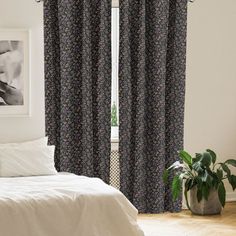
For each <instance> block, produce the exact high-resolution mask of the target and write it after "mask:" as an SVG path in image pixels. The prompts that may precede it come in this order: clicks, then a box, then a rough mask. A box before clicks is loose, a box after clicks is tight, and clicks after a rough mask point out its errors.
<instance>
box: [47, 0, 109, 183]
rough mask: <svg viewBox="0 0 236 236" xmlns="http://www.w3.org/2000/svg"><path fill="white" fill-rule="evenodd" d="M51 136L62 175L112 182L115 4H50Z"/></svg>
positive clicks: (68, 0)
mask: <svg viewBox="0 0 236 236" xmlns="http://www.w3.org/2000/svg"><path fill="white" fill-rule="evenodd" d="M44 37H45V98H46V101H45V107H46V109H45V110H46V133H47V135H48V136H49V143H50V144H53V145H56V154H55V164H56V167H57V169H58V170H60V171H68V172H72V173H75V174H80V175H86V176H93V177H94V176H95V177H100V178H101V179H103V180H104V181H105V182H109V167H110V101H111V1H110V0H45V1H44Z"/></svg>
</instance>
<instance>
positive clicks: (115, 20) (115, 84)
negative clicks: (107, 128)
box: [111, 8, 119, 141]
mask: <svg viewBox="0 0 236 236" xmlns="http://www.w3.org/2000/svg"><path fill="white" fill-rule="evenodd" d="M111 31H112V36H111V37H112V38H111V40H112V90H111V91H112V92H111V93H112V96H111V140H112V141H118V140H119V131H118V130H119V128H118V125H119V90H118V88H119V8H112V30H111Z"/></svg>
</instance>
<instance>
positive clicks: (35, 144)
mask: <svg viewBox="0 0 236 236" xmlns="http://www.w3.org/2000/svg"><path fill="white" fill-rule="evenodd" d="M47 144H48V137H43V138H40V139H36V140H33V141H28V142H23V143H1V144H0V147H18V146H24V147H38V146H39V147H41V146H47Z"/></svg>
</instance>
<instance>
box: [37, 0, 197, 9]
mask: <svg viewBox="0 0 236 236" xmlns="http://www.w3.org/2000/svg"><path fill="white" fill-rule="evenodd" d="M35 2H37V3H40V2H43V0H35ZM188 2H191V3H193V2H195V0H188ZM113 8H119V7H113Z"/></svg>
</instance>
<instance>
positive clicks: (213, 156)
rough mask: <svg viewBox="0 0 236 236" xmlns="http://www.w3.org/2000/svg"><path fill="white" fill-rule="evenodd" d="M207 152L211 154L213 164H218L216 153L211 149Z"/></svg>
mask: <svg viewBox="0 0 236 236" xmlns="http://www.w3.org/2000/svg"><path fill="white" fill-rule="evenodd" d="M206 151H207V152H209V153H210V155H211V158H212V162H213V164H215V163H216V154H215V152H213V151H212V150H211V149H207V150H206Z"/></svg>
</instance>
